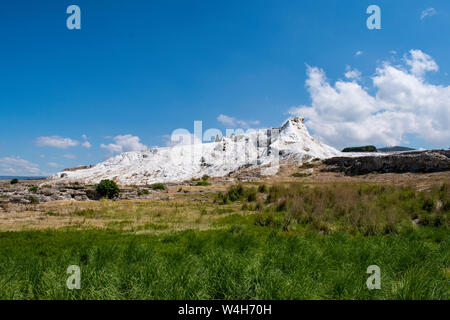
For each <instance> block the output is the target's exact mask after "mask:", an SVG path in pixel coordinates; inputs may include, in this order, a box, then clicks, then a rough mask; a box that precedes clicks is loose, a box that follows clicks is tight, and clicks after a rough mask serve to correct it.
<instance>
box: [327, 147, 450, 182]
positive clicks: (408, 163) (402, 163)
mask: <svg viewBox="0 0 450 320" xmlns="http://www.w3.org/2000/svg"><path fill="white" fill-rule="evenodd" d="M323 163H324V164H325V165H327V167H326V168H325V169H323V171H331V172H345V174H347V175H351V176H354V175H362V174H368V173H372V172H377V173H388V172H394V173H404V172H414V173H419V172H423V173H427V172H439V171H447V170H450V150H427V151H414V152H403V153H396V154H388V155H378V156H361V157H333V158H330V159H326V160H324V161H323Z"/></svg>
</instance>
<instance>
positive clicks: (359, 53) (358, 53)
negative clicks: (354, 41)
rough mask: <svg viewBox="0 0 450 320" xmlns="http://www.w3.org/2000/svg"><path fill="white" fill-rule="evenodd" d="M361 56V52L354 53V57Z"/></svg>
mask: <svg viewBox="0 0 450 320" xmlns="http://www.w3.org/2000/svg"><path fill="white" fill-rule="evenodd" d="M362 54H363V52H362V51H361V50H358V51H356V53H355V57H357V56H360V55H362Z"/></svg>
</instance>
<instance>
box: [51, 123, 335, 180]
mask: <svg viewBox="0 0 450 320" xmlns="http://www.w3.org/2000/svg"><path fill="white" fill-rule="evenodd" d="M340 154H341V152H339V151H338V150H336V149H334V148H332V147H330V146H328V145H326V144H324V143H321V142H319V141H317V140H315V139H313V138H312V137H311V136H310V134H309V132H308V130H307V128H306V126H305V125H304V119H303V118H300V117H296V118H291V119H288V120H286V121H285V122H284V124H283V125H282V126H281V127H280V128H274V129H258V130H255V131H253V132H248V133H245V134H242V135H232V136H230V137H223V138H222V139H220V141H217V142H211V143H202V144H192V145H177V146H173V147H165V148H151V149H149V150H146V151H131V152H125V153H122V154H119V155H117V156H115V157H112V158H110V159H108V160H106V161H104V162H101V163H99V164H97V165H95V166H93V167H91V168H88V169H83V170H76V171H63V172H60V173H57V174H55V175H54V176H53V177H52V179H55V180H59V181H79V182H83V183H98V182H99V181H100V180H102V179H112V180H115V181H116V182H117V183H118V184H121V185H147V184H152V183H156V182H163V183H165V182H180V181H184V180H189V179H192V178H199V177H201V176H203V175H205V174H207V175H209V176H211V177H219V176H225V175H227V174H228V173H230V172H233V171H236V170H238V169H240V168H252V167H254V168H258V167H259V168H261V169H262V170H263V171H262V173H263V174H267V175H270V174H274V173H276V172H277V170H278V165H279V162H280V160H286V159H290V160H293V161H298V162H299V163H302V162H306V161H309V160H311V159H314V158H320V159H325V158H330V157H333V156H337V155H340Z"/></svg>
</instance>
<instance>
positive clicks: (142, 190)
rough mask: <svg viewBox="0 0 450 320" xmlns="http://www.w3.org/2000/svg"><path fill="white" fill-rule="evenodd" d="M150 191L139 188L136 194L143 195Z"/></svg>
mask: <svg viewBox="0 0 450 320" xmlns="http://www.w3.org/2000/svg"><path fill="white" fill-rule="evenodd" d="M149 194H150V191H148V190H147V189H140V190H138V196H145V195H149Z"/></svg>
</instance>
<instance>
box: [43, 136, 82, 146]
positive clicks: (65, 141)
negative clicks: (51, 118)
mask: <svg viewBox="0 0 450 320" xmlns="http://www.w3.org/2000/svg"><path fill="white" fill-rule="evenodd" d="M79 144H80V142H79V141H77V140H72V139H70V138H63V137H60V136H51V137H39V138H37V139H36V145H37V146H39V147H53V148H59V149H67V148H69V147H75V146H77V145H79Z"/></svg>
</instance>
